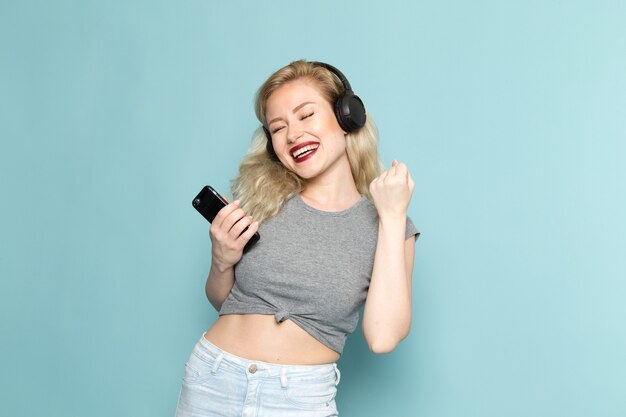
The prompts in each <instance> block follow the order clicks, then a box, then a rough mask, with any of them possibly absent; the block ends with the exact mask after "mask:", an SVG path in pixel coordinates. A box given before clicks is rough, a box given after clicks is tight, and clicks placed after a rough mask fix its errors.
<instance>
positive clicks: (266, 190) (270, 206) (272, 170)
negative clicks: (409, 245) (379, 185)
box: [231, 60, 382, 222]
mask: <svg viewBox="0 0 626 417" xmlns="http://www.w3.org/2000/svg"><path fill="white" fill-rule="evenodd" d="M301 78H306V79H308V80H310V81H313V83H314V84H315V85H316V86H317V87H318V88H319V90H320V92H321V93H322V95H323V96H324V97H325V98H326V99H327V100H328V102H329V103H330V104H331V106H332V105H333V103H334V102H335V101H336V100H337V98H338V97H339V96H341V95H342V94H343V93H344V91H345V88H344V86H343V84H342V83H341V82H340V81H339V79H338V78H337V77H336V76H335V75H333V73H331V72H330V71H329V70H327V69H326V68H324V67H321V66H319V65H316V64H315V63H312V62H306V61H304V60H300V61H294V62H292V63H291V64H289V65H287V66H285V67H283V68H281V69H279V70H278V71H276V72H275V73H274V74H272V75H271V76H270V77H269V78H268V79H267V81H265V83H263V85H262V86H261V88H259V90H258V92H257V95H256V102H255V111H256V116H257V118H258V119H259V121H260V122H261V124H262V125H263V126H265V125H266V123H267V120H266V119H265V111H266V104H267V100H268V99H269V97H270V96H271V95H272V93H274V91H276V90H278V89H279V88H280V87H282V86H283V85H285V84H287V83H289V82H292V81H295V80H298V79H301ZM266 145H267V137H266V136H265V132H264V131H263V127H262V126H261V127H259V128H258V129H257V130H256V131H255V132H254V135H253V137H252V146H251V147H250V149H249V150H248V153H247V155H246V156H245V157H244V158H243V160H242V161H241V165H240V166H239V175H238V176H237V177H236V178H235V179H234V180H233V186H232V190H231V191H232V194H233V196H234V198H236V199H238V200H240V201H241V202H242V208H243V209H244V210H245V211H246V213H248V214H249V215H250V216H252V218H254V219H255V220H257V221H258V222H263V221H264V220H267V219H269V218H271V217H274V216H275V215H276V214H278V212H279V211H280V209H281V208H282V207H283V205H284V203H285V202H286V201H287V200H288V199H289V198H291V197H293V196H294V195H296V194H298V193H300V192H301V191H302V190H303V189H304V188H305V187H306V180H305V179H303V178H300V177H298V176H297V175H296V174H294V173H293V172H292V171H290V170H288V169H287V168H286V167H285V166H284V165H283V164H282V163H281V162H280V161H278V160H277V159H275V158H273V157H272V156H270V154H269V153H268V152H267V149H266ZM346 153H347V155H348V160H349V162H350V169H351V171H352V177H353V178H354V183H355V185H356V188H357V190H358V191H359V192H360V193H361V194H363V195H365V196H366V197H367V198H370V199H371V196H370V192H369V184H370V182H372V180H373V179H374V178H376V177H377V176H378V175H379V174H380V172H381V171H382V163H381V161H380V157H379V154H378V130H377V129H376V125H375V124H374V121H373V120H372V116H371V115H370V114H369V113H368V114H367V120H366V122H365V126H363V127H362V128H360V129H357V130H356V131H354V132H350V133H348V134H347V135H346Z"/></svg>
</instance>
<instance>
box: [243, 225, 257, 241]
mask: <svg viewBox="0 0 626 417" xmlns="http://www.w3.org/2000/svg"><path fill="white" fill-rule="evenodd" d="M258 230H259V222H252V223H250V226H248V230H246V231H245V232H243V233H242V234H241V236H239V239H242V241H243V242H244V244H246V243H248V241H249V240H250V239H252V235H254V234H255V233H256V232H257V231H258Z"/></svg>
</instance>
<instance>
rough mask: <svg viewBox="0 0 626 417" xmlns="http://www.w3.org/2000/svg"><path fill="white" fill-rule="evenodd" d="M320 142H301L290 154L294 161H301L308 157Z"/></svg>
mask: <svg viewBox="0 0 626 417" xmlns="http://www.w3.org/2000/svg"><path fill="white" fill-rule="evenodd" d="M319 146H320V144H319V143H316V142H307V143H302V144H300V145H298V146H296V147H295V148H293V149H292V150H291V156H292V157H293V159H295V160H296V162H303V161H306V160H307V159H309V158H310V157H311V156H313V154H314V153H315V152H316V151H317V148H319Z"/></svg>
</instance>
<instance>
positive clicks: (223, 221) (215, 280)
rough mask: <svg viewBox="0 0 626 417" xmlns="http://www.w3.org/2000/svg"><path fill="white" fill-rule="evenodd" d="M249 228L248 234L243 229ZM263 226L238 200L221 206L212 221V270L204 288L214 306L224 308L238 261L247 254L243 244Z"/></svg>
mask: <svg viewBox="0 0 626 417" xmlns="http://www.w3.org/2000/svg"><path fill="white" fill-rule="evenodd" d="M246 227H248V230H246V231H245V233H243V234H241V232H242V231H243V230H244V229H245V228H246ZM258 229H259V223H258V222H255V221H252V218H251V217H250V216H247V215H246V213H244V211H243V210H242V209H241V208H240V207H239V201H234V202H232V203H230V204H228V205H227V206H226V207H224V208H223V209H221V210H220V211H219V212H218V213H217V216H215V219H213V223H211V229H210V235H211V244H212V250H211V269H210V270H209V276H208V277H207V280H206V284H205V286H204V291H205V293H206V296H207V298H208V299H209V301H210V302H211V304H212V305H213V307H214V308H215V309H216V310H218V311H219V309H220V307H221V306H222V303H223V302H224V300H226V297H228V294H229V293H230V290H231V289H232V287H233V285H234V283H235V264H236V263H237V262H239V260H240V259H241V257H242V255H243V247H244V246H245V245H246V243H247V242H248V240H250V238H251V237H252V235H254V233H255V232H256V231H257V230H258Z"/></svg>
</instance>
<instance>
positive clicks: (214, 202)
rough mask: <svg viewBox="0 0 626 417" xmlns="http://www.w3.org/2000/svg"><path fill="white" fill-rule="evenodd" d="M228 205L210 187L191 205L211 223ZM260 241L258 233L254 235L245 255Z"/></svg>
mask: <svg viewBox="0 0 626 417" xmlns="http://www.w3.org/2000/svg"><path fill="white" fill-rule="evenodd" d="M227 204H228V202H227V201H226V200H224V198H222V196H221V195H219V193H218V192H217V191H215V189H214V188H213V187H211V186H210V185H206V186H204V187H203V188H202V190H200V192H199V193H198V195H197V196H196V198H194V199H193V201H192V202H191V205H192V206H194V208H195V209H196V210H198V213H200V214H202V216H203V217H204V218H205V219H207V220H208V221H209V223H212V222H213V219H215V216H217V212H218V211H220V210H221V209H222V208H223V207H224V206H226V205H227ZM246 230H248V228H247V227H246V228H245V229H244V230H243V232H245V231H246ZM243 232H241V233H243ZM259 239H261V236H260V235H259V233H258V232H256V233H255V234H254V235H252V237H251V238H250V240H249V241H248V243H246V246H244V248H243V251H244V253H245V252H247V251H248V250H249V249H250V248H251V247H252V245H254V244H255V243H256V242H258V241H259Z"/></svg>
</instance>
